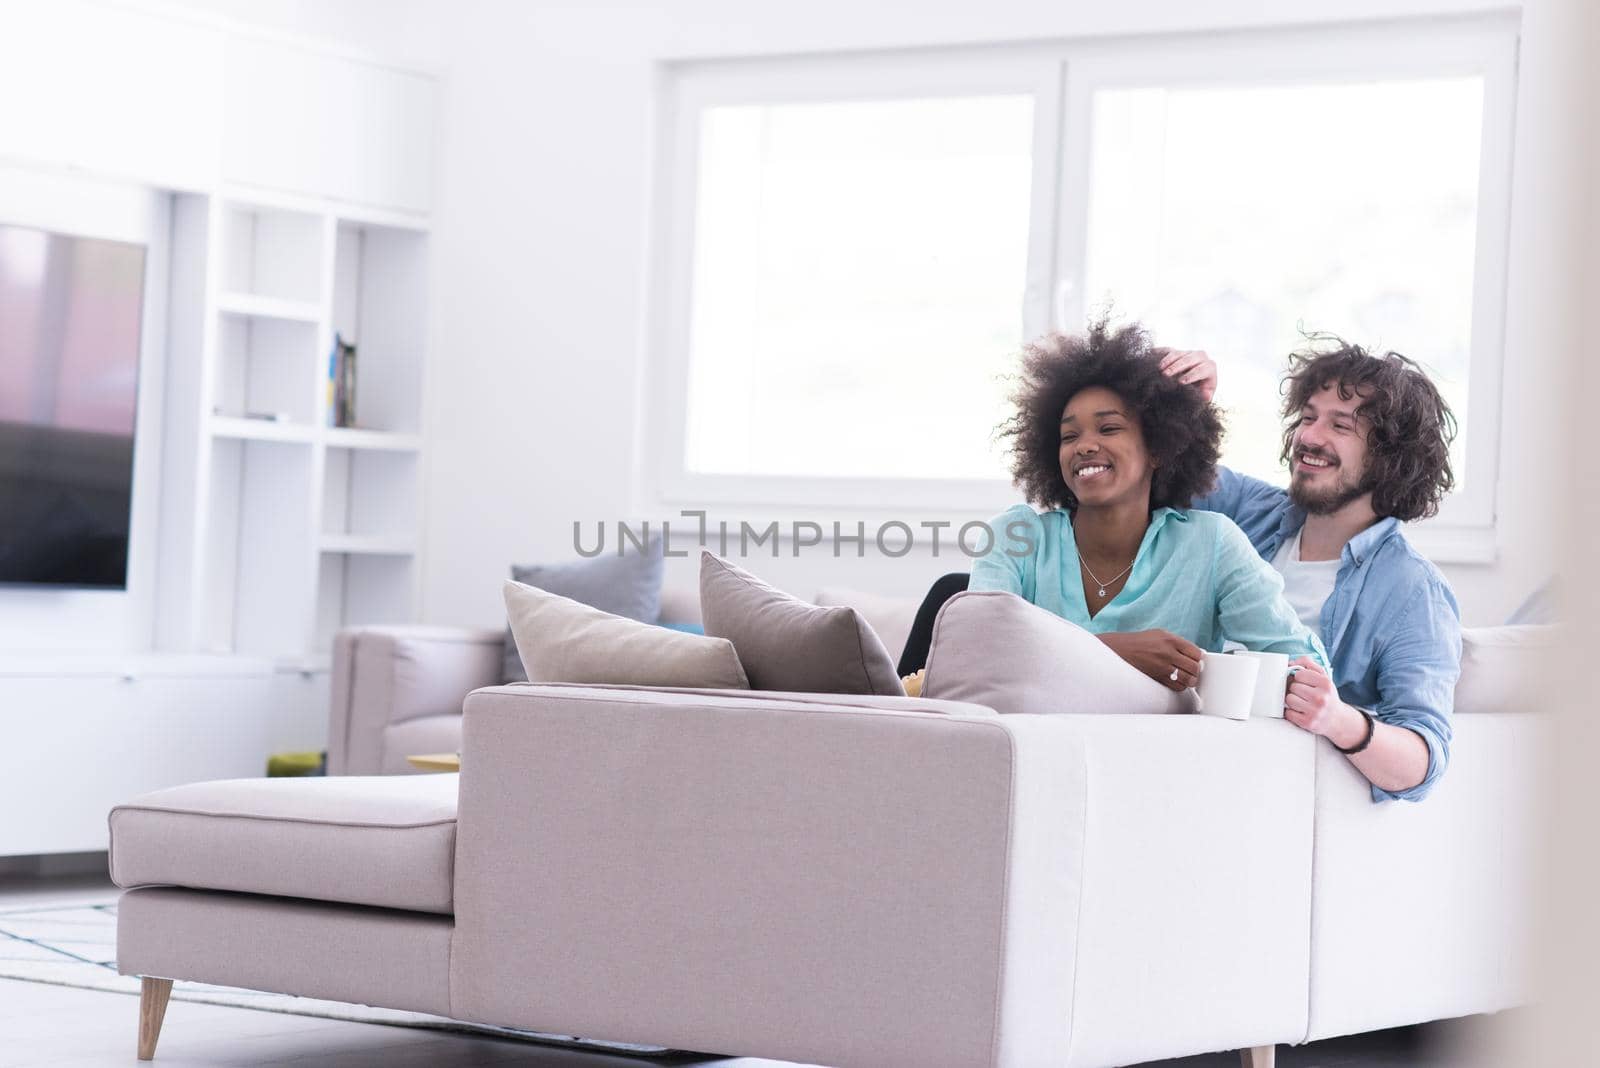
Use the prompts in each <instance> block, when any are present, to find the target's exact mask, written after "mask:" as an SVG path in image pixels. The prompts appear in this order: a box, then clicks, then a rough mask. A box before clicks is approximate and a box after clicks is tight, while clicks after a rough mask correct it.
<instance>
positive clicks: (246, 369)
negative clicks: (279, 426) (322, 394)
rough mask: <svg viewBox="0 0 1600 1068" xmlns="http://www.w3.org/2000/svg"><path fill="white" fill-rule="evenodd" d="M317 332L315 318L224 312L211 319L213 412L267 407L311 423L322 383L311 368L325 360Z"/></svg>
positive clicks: (234, 413) (226, 414) (237, 413)
mask: <svg viewBox="0 0 1600 1068" xmlns="http://www.w3.org/2000/svg"><path fill="white" fill-rule="evenodd" d="M318 336H319V332H318V330H317V327H316V326H315V324H310V323H304V322H292V321H287V320H281V319H253V318H238V317H233V316H224V317H223V318H222V320H221V321H220V322H219V323H218V324H217V335H216V373H215V380H214V384H213V392H212V411H213V415H214V416H219V417H222V418H239V417H242V416H244V414H245V413H246V412H271V413H281V414H282V415H284V416H286V417H287V418H286V419H285V420H284V421H285V422H289V423H294V424H299V425H306V426H309V425H314V424H315V423H316V412H317V400H318V390H319V388H320V387H321V386H322V383H321V381H320V378H319V376H318V373H317V369H318V367H319V366H320V365H322V364H324V363H325V362H326V359H325V357H324V355H323V354H322V353H320V352H319V351H318V350H319V349H320V348H321V345H320V344H319V343H318V340H317V339H318ZM248 421H249V422H251V423H256V422H259V423H262V424H263V425H268V421H267V420H248Z"/></svg>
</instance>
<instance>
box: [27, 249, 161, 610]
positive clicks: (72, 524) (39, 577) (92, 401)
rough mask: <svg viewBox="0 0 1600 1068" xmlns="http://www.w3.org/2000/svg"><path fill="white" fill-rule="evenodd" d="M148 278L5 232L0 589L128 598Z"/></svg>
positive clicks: (141, 268) (109, 261) (88, 254)
mask: <svg viewBox="0 0 1600 1068" xmlns="http://www.w3.org/2000/svg"><path fill="white" fill-rule="evenodd" d="M144 273H145V247H144V246H143V245H136V244H129V243H127V242H122V241H106V240H102V239H99V238H86V237H72V236H68V235H65V234H56V233H49V232H46V231H44V230H35V229H32V228H30V227H26V226H12V225H7V224H3V223H0V583H6V584H17V583H25V584H41V585H47V586H78V587H95V588H103V589H125V588H126V587H127V582H128V525H129V515H130V506H131V504H132V500H133V429H134V415H135V411H136V406H137V400H138V384H139V330H140V319H141V313H142V309H143V307H144Z"/></svg>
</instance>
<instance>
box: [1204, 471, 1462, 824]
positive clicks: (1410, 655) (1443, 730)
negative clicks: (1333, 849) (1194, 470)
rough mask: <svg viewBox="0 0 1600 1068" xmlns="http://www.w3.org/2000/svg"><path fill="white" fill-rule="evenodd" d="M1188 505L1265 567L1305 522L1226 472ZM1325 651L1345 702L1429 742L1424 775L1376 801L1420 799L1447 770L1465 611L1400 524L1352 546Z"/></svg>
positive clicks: (1388, 524)
mask: <svg viewBox="0 0 1600 1068" xmlns="http://www.w3.org/2000/svg"><path fill="white" fill-rule="evenodd" d="M1193 507H1195V508H1204V509H1207V510H1209V511H1213V512H1221V513H1223V514H1224V515H1226V516H1228V517H1230V518H1231V519H1232V520H1233V521H1234V522H1235V523H1238V524H1239V526H1240V527H1241V528H1243V530H1244V532H1245V535H1246V536H1247V537H1248V538H1249V539H1250V544H1252V545H1254V546H1255V547H1256V551H1257V552H1258V553H1260V554H1261V555H1262V556H1263V557H1265V558H1266V559H1268V560H1271V559H1272V558H1273V556H1274V555H1275V554H1276V553H1277V551H1278V546H1280V545H1282V544H1283V542H1284V541H1285V540H1286V539H1289V538H1292V537H1294V535H1295V532H1296V531H1298V530H1299V529H1300V528H1301V527H1302V526H1303V525H1304V524H1305V521H1306V514H1305V511H1304V510H1303V509H1301V508H1300V507H1299V506H1297V505H1295V504H1294V503H1292V502H1291V501H1290V500H1289V494H1288V493H1287V492H1286V491H1284V490H1282V489H1279V488H1278V487H1277V486H1273V485H1271V484H1269V483H1266V482H1262V481H1260V480H1258V479H1254V478H1250V477H1248V476H1245V475H1241V474H1238V473H1237V472H1234V471H1230V470H1228V469H1227V468H1225V467H1219V468H1218V469H1217V488H1216V489H1215V490H1213V491H1212V492H1211V493H1209V494H1207V495H1206V496H1205V497H1203V498H1201V499H1199V500H1197V501H1195V502H1194V505H1193ZM1322 643H1323V645H1325V646H1326V647H1327V649H1328V654H1329V655H1330V656H1331V657H1332V658H1333V681H1334V685H1336V686H1338V687H1339V697H1340V699H1342V700H1343V701H1344V702H1345V703H1346V704H1351V705H1355V706H1356V707H1358V708H1364V709H1367V710H1368V711H1370V712H1371V713H1372V714H1373V715H1375V716H1377V717H1378V719H1380V720H1382V721H1383V722H1385V723H1392V724H1393V725H1394V726H1396V727H1405V728H1407V729H1409V730H1413V731H1415V732H1417V733H1418V734H1420V735H1421V736H1422V740H1423V741H1425V742H1427V743H1428V776H1427V778H1425V779H1423V780H1422V782H1420V783H1418V784H1417V785H1416V786H1413V787H1412V788H1411V789H1409V790H1402V791H1400V792H1398V793H1393V792H1390V791H1388V790H1380V789H1379V788H1378V787H1376V786H1374V787H1373V788H1372V797H1373V800H1375V801H1382V800H1385V799H1389V798H1398V799H1401V800H1405V801H1420V800H1422V798H1424V797H1426V796H1427V794H1428V791H1430V790H1432V789H1433V784H1434V783H1435V782H1438V781H1439V776H1441V775H1443V774H1444V769H1445V768H1446V766H1448V765H1449V763H1450V739H1451V737H1452V735H1453V733H1454V732H1453V731H1452V730H1451V726H1450V710H1451V708H1452V707H1453V705H1454V704H1455V689H1456V679H1457V677H1459V676H1460V674H1461V610H1460V609H1459V608H1458V607H1457V605H1456V598H1455V594H1454V593H1452V592H1451V590H1450V584H1449V583H1448V582H1446V581H1445V578H1444V576H1443V575H1442V574H1440V572H1439V569H1438V568H1436V567H1434V566H1433V564H1432V563H1430V562H1429V561H1428V560H1426V559H1424V558H1423V556H1422V555H1421V554H1420V553H1418V552H1417V551H1416V550H1415V549H1413V548H1412V547H1411V543H1410V542H1408V541H1407V540H1406V538H1405V535H1404V534H1402V533H1401V532H1400V523H1399V521H1398V520H1396V519H1380V520H1379V521H1378V522H1376V523H1374V524H1373V525H1372V526H1370V527H1368V528H1367V529H1366V530H1363V531H1362V532H1361V533H1360V534H1357V535H1356V536H1355V537H1353V538H1351V539H1350V541H1349V542H1348V543H1346V545H1345V547H1344V551H1343V552H1342V553H1341V554H1340V558H1339V574H1338V576H1337V577H1336V578H1335V579H1334V581H1333V592H1332V593H1331V594H1329V595H1328V600H1327V602H1326V603H1325V604H1323V606H1322Z"/></svg>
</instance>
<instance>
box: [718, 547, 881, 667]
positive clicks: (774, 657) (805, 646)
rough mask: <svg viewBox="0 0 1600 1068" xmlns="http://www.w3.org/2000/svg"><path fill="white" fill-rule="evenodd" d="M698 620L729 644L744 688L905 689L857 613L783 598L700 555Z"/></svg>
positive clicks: (728, 566) (721, 562) (736, 570)
mask: <svg viewBox="0 0 1600 1068" xmlns="http://www.w3.org/2000/svg"><path fill="white" fill-rule="evenodd" d="M700 615H701V618H702V619H703V620H704V621H705V628H706V633H707V634H713V635H716V636H717V637H719V638H727V639H728V640H729V641H731V642H733V647H734V649H736V650H738V653H739V662H740V663H741V664H743V665H744V669H745V671H747V672H748V673H749V675H750V686H751V688H752V689H756V690H790V691H794V692H797V693H871V694H892V695H894V696H900V695H901V694H903V693H904V692H905V691H904V690H903V689H902V688H901V686H900V677H899V676H898V675H896V674H895V670H894V661H893V660H891V659H889V652H888V650H886V649H885V648H884V647H883V643H882V642H881V641H879V640H878V636H877V635H876V634H874V633H872V628H871V627H869V626H868V625H867V621H866V620H865V619H862V618H861V613H860V612H857V611H856V610H855V609H854V608H849V607H844V606H839V607H831V608H829V607H823V606H821V605H814V604H810V603H808V602H806V601H802V600H800V599H799V598H798V597H791V596H789V595H788V594H787V593H784V592H783V591H782V590H777V589H774V588H773V587H771V586H769V585H767V584H766V583H765V582H762V581H761V580H760V579H758V578H756V577H755V576H754V575H752V574H750V572H748V571H745V570H743V569H742V568H738V567H735V566H733V565H732V564H730V563H728V561H726V560H724V559H722V558H721V557H719V556H716V555H714V554H712V553H708V552H702V553H701V554H700Z"/></svg>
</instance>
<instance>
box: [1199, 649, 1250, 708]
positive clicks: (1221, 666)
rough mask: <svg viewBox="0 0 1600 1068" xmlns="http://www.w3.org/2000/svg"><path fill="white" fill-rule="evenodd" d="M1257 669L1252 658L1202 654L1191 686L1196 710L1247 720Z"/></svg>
mask: <svg viewBox="0 0 1600 1068" xmlns="http://www.w3.org/2000/svg"><path fill="white" fill-rule="evenodd" d="M1260 669H1261V665H1260V664H1259V663H1257V662H1256V660H1255V658H1253V657H1248V656H1228V655H1226V654H1222V653H1206V654H1205V656H1204V658H1203V659H1202V660H1201V663H1200V684H1199V686H1197V687H1195V689H1196V693H1197V696H1198V697H1199V704H1198V706H1197V707H1196V711H1199V712H1204V713H1205V714H1206V715H1208V716H1222V717H1224V718H1226V719H1249V718H1250V707H1251V705H1252V704H1253V703H1254V701H1255V695H1256V676H1257V675H1258V674H1259V673H1260Z"/></svg>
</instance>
